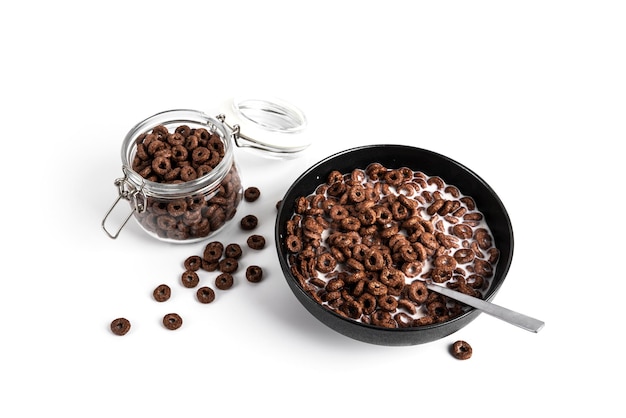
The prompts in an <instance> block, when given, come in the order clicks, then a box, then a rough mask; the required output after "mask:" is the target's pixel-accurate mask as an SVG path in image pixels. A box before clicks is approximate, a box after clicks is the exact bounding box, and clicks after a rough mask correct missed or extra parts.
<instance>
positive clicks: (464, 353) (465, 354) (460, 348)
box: [450, 340, 472, 360]
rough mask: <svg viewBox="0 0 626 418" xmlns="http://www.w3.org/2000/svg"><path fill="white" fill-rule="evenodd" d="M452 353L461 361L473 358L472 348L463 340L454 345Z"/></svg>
mask: <svg viewBox="0 0 626 418" xmlns="http://www.w3.org/2000/svg"><path fill="white" fill-rule="evenodd" d="M450 351H451V353H452V355H453V356H454V357H455V358H457V359H459V360H467V359H469V358H470V357H472V346H471V345H469V344H468V343H466V342H465V341H462V340H459V341H456V342H455V343H454V344H452V347H451V349H450Z"/></svg>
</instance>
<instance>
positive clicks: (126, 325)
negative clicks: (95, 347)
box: [111, 318, 130, 336]
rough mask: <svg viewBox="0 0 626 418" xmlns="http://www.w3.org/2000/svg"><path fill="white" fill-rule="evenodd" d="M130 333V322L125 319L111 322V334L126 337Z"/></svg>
mask: <svg viewBox="0 0 626 418" xmlns="http://www.w3.org/2000/svg"><path fill="white" fill-rule="evenodd" d="M128 331H130V321H129V320H128V319H126V318H116V319H114V320H113V321H111V332H112V333H113V334H115V335H120V336H121V335H126V333H127V332H128Z"/></svg>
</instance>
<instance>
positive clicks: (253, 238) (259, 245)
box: [246, 235, 265, 250]
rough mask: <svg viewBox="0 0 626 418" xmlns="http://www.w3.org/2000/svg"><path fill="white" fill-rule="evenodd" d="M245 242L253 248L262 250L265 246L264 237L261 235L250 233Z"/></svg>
mask: <svg viewBox="0 0 626 418" xmlns="http://www.w3.org/2000/svg"><path fill="white" fill-rule="evenodd" d="M246 243H247V244H248V247H250V248H252V249H253V250H262V249H263V248H264V247H265V238H264V237H263V236H262V235H250V236H249V237H248V239H247V240H246Z"/></svg>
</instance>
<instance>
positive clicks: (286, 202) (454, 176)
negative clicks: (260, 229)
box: [275, 145, 513, 345]
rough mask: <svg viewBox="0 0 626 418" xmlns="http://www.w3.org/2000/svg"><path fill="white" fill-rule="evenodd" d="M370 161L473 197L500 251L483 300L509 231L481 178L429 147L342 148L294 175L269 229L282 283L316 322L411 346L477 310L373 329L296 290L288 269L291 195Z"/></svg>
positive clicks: (495, 282) (494, 287)
mask: <svg viewBox="0 0 626 418" xmlns="http://www.w3.org/2000/svg"><path fill="white" fill-rule="evenodd" d="M371 163H380V164H382V165H383V166H385V167H387V168H401V167H408V168H410V169H412V170H414V171H421V172H423V173H424V174H426V175H428V176H439V177H441V178H442V179H443V180H444V181H445V182H446V183H447V184H449V185H454V186H456V187H458V188H459V189H460V190H461V192H462V193H463V194H464V195H469V196H471V197H472V198H473V199H474V201H475V202H476V206H477V208H478V210H479V211H480V212H482V213H483V215H484V217H485V221H486V222H487V225H488V226H489V228H490V230H491V232H492V235H493V239H494V243H495V246H496V247H497V248H498V249H499V250H500V258H499V260H498V263H497V265H496V268H495V271H494V274H493V277H492V279H491V281H490V286H489V289H488V290H487V292H486V294H485V299H487V300H490V299H492V298H493V296H494V295H495V294H496V292H497V291H498V289H499V288H500V286H501V285H502V282H503V281H504V279H505V277H506V274H507V272H508V270H509V267H510V264H511V261H512V257H513V229H512V225H511V221H510V219H509V216H508V213H507V211H506V209H505V207H504V205H503V204H502V202H501V200H500V198H499V197H498V195H497V194H496V193H495V191H494V190H492V189H491V187H490V186H489V185H488V184H487V183H486V182H485V181H484V180H483V179H481V178H480V177H479V176H478V175H477V174H476V173H474V172H473V171H472V170H470V169H469V168H467V167H465V166H463V165H462V164H460V163H458V162H456V161H454V160H452V159H450V158H448V157H446V156H444V155H441V154H437V153H435V152H432V151H429V150H425V149H421V148H416V147H410V146H404V145H371V146H363V147H358V148H352V149H348V150H345V151H342V152H339V153H337V154H335V155H332V156H330V157H328V158H326V159H324V160H322V161H320V162H318V163H317V164H315V165H313V166H312V167H310V168H309V169H308V170H306V171H305V172H304V173H303V174H302V175H300V177H298V178H297V179H296V181H295V182H294V183H293V184H292V185H291V187H290V188H289V189H288V190H287V192H286V194H285V196H284V197H283V199H282V203H281V205H280V207H279V211H278V215H277V222H276V230H275V233H276V249H277V252H278V258H279V261H280V263H281V268H282V270H283V273H284V275H285V278H286V280H287V283H288V285H289V286H290V288H291V290H292V291H293V293H294V295H295V296H296V297H297V298H298V300H299V301H300V302H301V303H302V305H303V306H304V307H305V308H306V309H307V310H308V311H309V312H310V313H311V314H312V315H314V316H315V317H316V318H317V319H318V320H320V321H321V322H323V323H324V324H325V325H327V326H329V327H330V328H332V329H334V330H335V331H337V332H339V333H341V334H344V335H346V336H348V337H351V338H354V339H357V340H360V341H364V342H368V343H372V344H379V345H414V344H421V343H426V342H430V341H434V340H437V339H440V338H443V337H445V336H447V335H450V334H452V333H454V332H456V331H458V330H459V329H461V328H462V327H464V326H465V325H467V324H468V323H469V322H471V321H472V320H473V319H475V318H476V316H478V314H479V313H480V311H478V310H476V309H470V310H469V311H467V312H466V313H464V314H462V315H461V316H457V317H455V318H454V319H451V320H449V321H447V322H443V323H438V324H433V325H426V326H419V327H409V328H393V329H388V328H382V327H377V326H373V325H368V324H363V323H361V322H358V321H355V320H352V319H349V318H345V317H343V316H341V315H339V314H336V313H334V312H333V311H331V310H329V309H327V308H325V307H324V306H322V305H321V304H319V303H318V302H317V301H315V300H314V299H313V298H312V297H311V296H310V295H309V294H308V293H307V292H305V291H304V290H303V289H302V288H301V286H300V285H299V283H298V281H297V279H296V278H295V277H294V276H293V274H292V272H291V269H290V266H289V263H288V254H289V253H288V251H287V248H286V246H285V238H286V236H287V231H286V224H287V221H288V220H289V219H290V218H291V216H292V215H293V213H294V208H295V205H294V202H295V200H296V198H298V197H300V196H307V195H309V194H311V193H313V192H314V191H315V189H316V188H317V186H319V185H320V184H322V183H323V182H325V180H326V178H327V177H328V174H329V173H330V172H331V171H333V170H338V171H340V172H342V173H349V172H351V171H352V170H355V169H365V168H366V167H367V166H368V165H369V164H371Z"/></svg>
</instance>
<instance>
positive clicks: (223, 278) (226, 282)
mask: <svg viewBox="0 0 626 418" xmlns="http://www.w3.org/2000/svg"><path fill="white" fill-rule="evenodd" d="M234 282H235V280H234V278H233V275H232V274H230V273H221V274H220V275H218V276H217V277H216V278H215V287H217V288H218V289H220V290H228V289H230V288H231V287H233V283H234Z"/></svg>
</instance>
